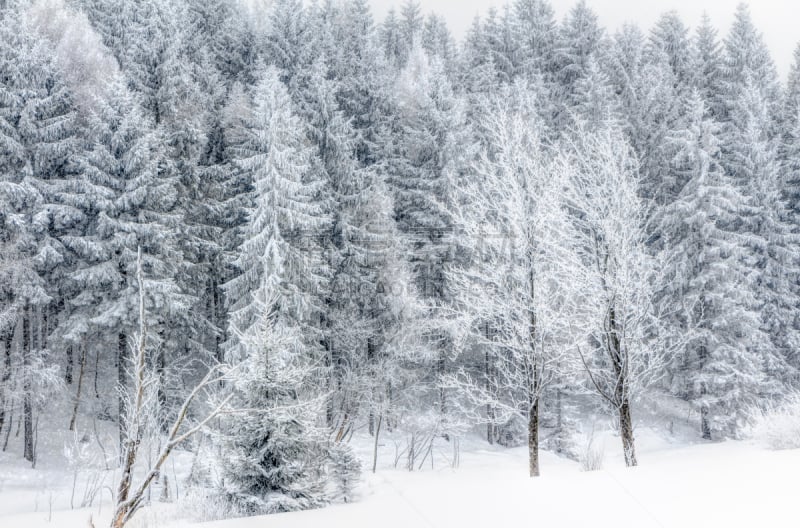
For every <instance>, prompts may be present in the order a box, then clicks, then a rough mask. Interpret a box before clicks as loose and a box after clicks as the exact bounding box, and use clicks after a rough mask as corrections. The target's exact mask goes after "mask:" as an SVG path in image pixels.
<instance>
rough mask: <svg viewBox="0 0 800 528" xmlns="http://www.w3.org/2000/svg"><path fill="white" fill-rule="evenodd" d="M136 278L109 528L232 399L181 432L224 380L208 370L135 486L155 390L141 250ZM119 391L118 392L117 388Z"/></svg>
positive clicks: (127, 516) (115, 527)
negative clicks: (134, 327)
mask: <svg viewBox="0 0 800 528" xmlns="http://www.w3.org/2000/svg"><path fill="white" fill-rule="evenodd" d="M136 278H137V282H138V285H139V332H138V335H137V336H136V337H135V338H134V341H133V344H134V347H133V348H134V354H133V355H132V358H131V364H132V372H131V373H132V375H133V380H132V382H133V385H132V393H131V394H132V399H133V401H132V402H131V404H130V405H127V406H126V411H127V412H126V414H125V416H123V417H121V419H123V420H124V423H125V426H126V427H125V429H126V431H127V432H128V434H127V435H126V438H125V442H124V444H123V453H122V472H121V476H120V479H119V485H118V486H117V494H116V497H115V507H114V516H113V517H112V521H111V527H112V528H122V527H123V526H125V525H126V524H127V523H128V521H130V520H131V518H132V517H133V515H134V514H135V513H136V512H137V511H138V509H139V508H141V506H142V504H143V503H144V501H145V499H146V497H147V490H148V488H149V487H150V485H151V484H152V483H153V482H154V481H155V480H156V479H157V478H158V476H159V475H160V472H161V468H162V467H163V466H164V463H165V462H166V461H167V459H168V458H169V456H170V454H172V452H173V450H174V449H175V448H176V447H177V446H179V445H180V444H181V443H183V442H185V441H186V440H188V439H189V438H190V437H191V436H192V435H194V434H195V433H197V432H199V431H200V430H202V429H203V427H205V426H206V425H207V424H208V423H209V422H210V421H211V420H213V419H214V418H216V417H218V416H219V415H220V414H222V413H223V412H225V411H226V409H227V404H228V402H229V401H230V399H231V398H232V396H230V395H229V396H227V397H225V398H223V399H222V400H221V401H220V402H219V403H217V404H216V405H214V406H213V407H212V408H211V409H210V410H208V411H207V412H205V413H204V415H203V417H202V418H201V419H200V420H199V421H198V422H196V423H195V425H193V426H191V427H188V428H185V427H184V425H185V424H186V422H187V419H188V415H189V408H190V407H191V405H192V403H194V402H195V401H196V400H197V399H198V396H200V395H202V394H205V393H206V389H208V388H211V387H212V386H216V385H217V384H218V383H219V382H221V381H223V380H225V379H227V378H228V377H229V374H230V369H228V368H227V365H224V364H217V365H214V366H212V367H211V368H210V369H209V370H208V373H207V374H206V375H205V377H203V379H202V380H200V382H199V383H197V385H195V387H194V389H192V391H191V392H190V393H189V394H188V396H187V397H186V398H185V399H184V401H183V404H182V405H181V407H180V410H179V411H178V413H177V416H176V417H175V419H174V421H173V422H172V424H171V425H170V427H169V429H168V431H169V432H168V434H167V438H166V441H164V442H163V443H162V445H161V447H160V449H159V452H158V454H157V456H156V457H155V462H154V463H153V464H152V466H151V467H150V468H148V470H147V471H146V473H145V475H144V477H143V478H142V479H141V481H139V482H138V483H134V475H133V473H134V468H135V466H136V462H137V460H138V457H139V450H140V448H141V447H142V440H143V438H144V437H145V432H146V430H147V426H148V420H147V417H148V416H154V415H155V414H154V413H151V412H149V411H150V410H152V407H153V406H154V405H156V401H157V396H155V395H154V390H153V389H155V388H156V387H157V381H158V379H157V377H156V376H154V375H153V374H152V373H150V372H148V369H147V361H146V359H147V322H146V318H145V287H144V278H143V273H142V250H141V247H140V248H139V250H138V257H137V265H136ZM120 390H122V388H120Z"/></svg>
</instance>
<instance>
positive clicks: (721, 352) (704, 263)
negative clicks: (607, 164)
mask: <svg viewBox="0 0 800 528" xmlns="http://www.w3.org/2000/svg"><path fill="white" fill-rule="evenodd" d="M689 105H690V106H689V108H688V109H687V110H688V111H687V116H688V118H689V119H688V121H687V125H686V128H684V129H683V130H681V131H677V132H676V133H675V134H674V135H673V136H672V139H671V141H672V144H673V146H674V147H675V152H676V155H675V157H674V159H673V162H672V163H673V165H674V166H675V167H676V169H677V170H680V171H682V172H684V173H685V174H686V176H687V177H688V178H689V182H688V183H687V184H686V186H685V187H684V188H683V190H682V191H681V193H680V195H679V196H678V198H677V199H676V200H675V201H674V202H672V203H671V204H669V205H668V206H667V207H666V208H665V209H664V212H663V216H662V217H661V222H662V223H663V224H664V226H665V227H664V228H663V231H664V232H665V233H667V234H668V235H667V239H666V240H665V247H666V249H667V251H668V255H669V256H668V258H667V263H668V267H667V270H666V273H665V275H664V283H665V284H664V285H665V289H664V290H663V291H662V293H661V296H662V298H661V302H663V303H666V305H667V306H668V308H666V309H664V310H663V311H664V312H665V313H666V314H667V315H668V316H669V319H668V321H669V322H670V323H671V325H672V326H673V329H674V332H675V334H676V335H679V336H689V338H688V339H687V342H686V345H685V347H684V348H683V349H682V351H681V352H680V353H679V354H677V355H676V356H675V357H674V358H673V359H672V362H671V368H670V373H671V379H672V391H673V392H674V393H675V394H676V395H678V396H681V397H683V398H686V399H688V400H689V401H690V402H692V403H693V405H694V406H695V407H696V408H697V409H698V410H699V412H700V418H701V424H700V427H701V432H702V435H703V437H704V438H712V437H717V436H723V437H725V436H731V435H733V436H736V435H738V434H740V432H741V430H742V429H741V428H742V427H743V425H744V424H745V420H746V413H747V409H748V407H749V405H750V404H751V403H752V402H753V399H754V398H756V397H757V395H758V394H760V393H762V392H763V389H764V382H765V377H764V374H765V370H764V367H765V363H766V358H765V356H764V354H763V352H764V350H763V345H764V343H766V342H768V341H769V338H768V337H767V336H766V335H764V332H763V331H762V325H761V316H760V313H759V312H760V308H759V306H760V305H759V302H758V300H757V298H756V296H755V295H754V289H753V287H754V284H755V282H756V281H757V280H758V278H757V273H756V272H754V270H753V260H752V256H751V251H750V248H749V247H748V243H749V240H748V238H749V237H748V236H747V235H746V234H744V233H742V232H741V225H742V219H743V218H746V217H747V216H748V215H749V214H750V213H751V211H752V209H753V208H752V205H751V203H750V200H749V199H748V198H747V197H746V196H745V195H743V194H742V193H741V192H740V191H739V190H738V187H737V186H736V185H734V184H733V182H732V181H731V179H730V177H729V176H728V175H727V174H726V173H725V171H724V169H723V168H722V166H721V165H720V163H719V155H720V140H719V135H720V129H719V126H718V125H716V124H715V123H714V121H712V120H711V119H710V118H709V115H708V111H707V109H706V106H705V103H704V102H703V100H702V97H701V96H700V94H699V92H698V91H695V92H694V94H693V96H692V98H691V99H690V102H689Z"/></svg>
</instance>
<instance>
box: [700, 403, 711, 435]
mask: <svg viewBox="0 0 800 528" xmlns="http://www.w3.org/2000/svg"><path fill="white" fill-rule="evenodd" d="M709 412H710V411H709V409H708V405H703V406H702V407H701V408H700V431H701V432H702V433H703V440H711V423H710V422H709V420H708V415H709Z"/></svg>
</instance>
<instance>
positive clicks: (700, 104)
mask: <svg viewBox="0 0 800 528" xmlns="http://www.w3.org/2000/svg"><path fill="white" fill-rule="evenodd" d="M732 9H734V7H732ZM735 9H736V15H735V22H734V24H733V26H732V27H730V28H725V31H722V30H720V29H719V28H716V27H715V26H714V25H713V24H712V23H711V21H710V20H709V19H708V18H706V19H704V20H703V22H702V23H701V24H700V25H699V26H697V27H690V26H688V25H687V24H686V23H685V22H684V21H682V20H681V18H680V17H679V16H678V14H677V13H675V12H668V13H665V14H664V15H663V16H662V17H661V18H660V19H659V20H658V22H657V23H656V24H655V26H654V27H652V28H640V27H636V26H634V25H626V26H624V27H622V28H621V29H619V30H616V31H609V30H606V29H604V28H603V27H601V25H600V24H599V22H598V18H597V15H596V14H595V13H594V12H593V11H592V9H591V7H590V6H589V5H588V4H587V3H586V2H585V1H583V0H580V1H578V2H577V3H576V4H575V6H574V7H573V8H572V9H571V10H570V11H569V13H568V15H567V16H566V17H564V18H563V19H558V18H557V17H556V16H555V13H554V10H553V8H552V7H551V6H550V5H549V4H548V3H547V0H513V1H512V2H511V3H509V4H508V5H507V6H506V7H504V8H501V9H496V10H495V9H490V10H488V12H486V13H484V14H483V15H482V16H480V17H479V18H477V19H476V20H475V22H474V24H473V25H472V26H471V27H470V29H469V30H468V31H467V33H466V35H465V36H464V38H459V39H456V38H454V37H453V35H452V34H451V33H450V31H449V30H448V26H447V21H446V20H444V19H443V18H441V17H439V16H436V15H423V8H422V7H421V6H420V4H419V3H417V2H414V1H411V0H409V1H407V2H405V3H403V4H402V5H399V6H398V9H397V10H396V11H391V12H390V14H389V15H388V17H386V18H385V19H383V20H378V19H376V18H375V17H374V16H373V14H372V13H371V12H370V7H369V3H368V2H367V0H319V1H311V2H308V1H307V2H303V1H302V0H273V1H271V2H263V3H261V2H250V3H238V2H236V1H235V0H230V1H224V0H223V1H220V0H32V1H26V0H4V1H0V341H1V342H2V343H0V354H2V356H0V448H2V451H3V453H2V458H0V475H2V474H3V471H2V468H3V465H4V464H16V465H15V466H13V467H20V468H21V467H25V468H26V471H28V468H31V467H32V468H34V469H33V471H37V469H36V468H37V464H40V459H42V457H44V458H45V459H46V458H47V457H50V456H51V455H52V456H54V454H59V453H60V452H62V451H63V452H64V453H61V454H60V455H59V456H61V457H62V460H67V461H69V463H70V464H71V466H70V467H73V466H74V467H75V468H76V469H74V470H72V469H70V470H69V471H74V479H73V480H72V497H71V498H70V504H69V507H70V508H74V507H78V505H79V504H80V507H84V508H86V507H88V508H91V507H92V506H96V505H97V504H99V503H102V502H103V501H106V502H107V504H106V506H105V508H106V510H108V511H106V512H105V513H104V514H101V515H99V516H98V515H95V518H101V517H102V522H101V521H97V523H98V524H97V526H101V525H103V526H106V525H108V524H107V523H108V522H111V524H112V526H113V527H115V528H121V527H122V526H125V525H127V524H128V521H132V520H135V519H136V518H137V516H138V515H139V514H138V512H140V511H142V510H147V509H148V508H150V507H151V506H150V505H151V504H153V503H155V502H157V501H158V500H162V499H163V500H164V501H165V502H169V501H170V500H171V499H174V497H171V493H172V494H174V492H171V491H170V490H172V489H173V487H176V486H177V487H176V488H175V489H178V490H180V491H181V493H183V494H184V495H186V494H188V495H191V496H193V497H195V500H198V501H199V502H200V503H204V504H205V505H206V506H208V505H210V504H213V507H211V506H208V512H207V513H208V515H207V517H206V518H207V519H212V518H222V517H236V516H248V515H262V514H272V513H280V512H290V511H296V510H307V509H315V508H319V507H323V506H327V505H330V504H333V503H350V502H353V501H358V497H359V493H358V492H356V489H357V487H358V485H359V484H358V483H359V479H360V478H362V475H364V474H369V473H372V472H376V471H378V472H380V471H381V468H385V467H390V466H391V467H394V468H403V469H405V470H408V471H419V470H423V469H425V468H430V467H435V466H437V465H439V466H446V467H452V468H456V467H458V465H459V460H461V459H462V458H464V457H466V456H467V454H466V452H464V453H462V451H464V450H463V449H462V448H461V446H462V445H469V446H472V448H474V449H498V450H500V449H513V448H520V447H521V448H523V449H524V453H525V456H524V457H517V458H516V459H515V460H519V471H520V473H522V474H525V475H530V476H531V477H538V476H539V475H540V474H541V475H546V474H547V472H548V466H547V461H548V460H554V458H552V457H553V456H557V457H559V459H565V460H575V461H578V462H579V463H580V464H581V465H582V466H583V467H584V469H587V470H591V469H599V467H596V466H599V465H600V461H599V460H598V459H599V458H601V457H602V453H598V452H597V451H596V450H593V449H592V447H591V445H592V440H591V438H592V435H593V434H594V428H595V426H596V427H597V428H598V429H602V430H604V431H608V432H609V434H610V435H611V437H613V438H614V443H613V445H614V448H613V449H614V450H615V451H616V452H618V454H619V456H620V457H621V460H622V461H624V464H625V465H626V466H637V465H638V464H641V465H642V466H646V464H647V462H646V460H645V459H644V458H643V457H642V456H640V455H641V453H640V452H639V451H637V446H638V444H637V438H638V437H639V435H638V434H637V432H638V431H639V429H638V426H639V424H640V423H641V420H642V417H643V416H645V415H646V416H648V417H649V418H648V419H650V421H651V423H656V424H657V427H656V429H659V430H660V431H661V433H663V434H664V435H669V434H674V432H675V431H676V430H678V429H680V430H681V431H683V432H682V434H683V436H684V438H686V439H688V441H689V442H690V443H692V442H697V443H707V444H709V445H708V446H707V447H706V448H707V449H709V450H712V451H713V450H714V449H715V448H716V447H718V446H717V444H715V443H714V442H721V441H725V440H732V441H739V440H742V439H745V438H749V437H750V436H752V434H754V433H753V431H754V430H761V431H762V434H765V435H767V436H769V437H770V438H771V439H772V440H771V443H772V444H773V445H774V446H777V447H792V448H796V447H800V403H798V402H800V399H799V398H798V391H800V238H798V237H800V201H799V200H800V48H798V51H797V53H796V54H795V59H796V60H795V63H794V64H793V65H792V67H791V70H790V73H789V76H788V81H787V80H786V79H783V78H782V77H781V76H779V75H778V73H777V69H776V66H775V64H774V63H773V61H772V59H771V57H770V52H769V50H768V48H767V46H766V45H765V43H764V40H763V37H762V34H761V33H760V32H759V30H758V28H757V27H755V25H754V23H753V21H752V18H751V16H750V13H749V10H748V7H747V6H746V5H745V4H742V5H740V6H739V7H738V8H735ZM787 16H788V14H787ZM765 413H767V414H768V415H769V416H772V417H773V418H772V420H773V421H772V422H769V423H765V422H768V421H769V420H766V419H765ZM653 417H655V418H653ZM653 420H655V421H654V422H653ZM776 422H778V423H777V425H776ZM764 430H766V431H767V432H766V433H764ZM73 438H74V440H73ZM587 438H588V439H589V440H588V444H587ZM63 439H67V442H66V444H68V445H66V447H65V441H63ZM387 445H388V446H389V447H387ZM609 445H612V444H609ZM720 445H721V444H720ZM476 446H477V447H476ZM720 449H722V448H721V447H720ZM540 453H547V456H542V457H541V460H540ZM548 457H551V458H548ZM175 458H178V459H181V460H183V467H185V468H186V471H185V472H184V473H185V474H183V475H181V476H180V478H179V479H178V480H179V482H172V480H176V477H175V474H176V473H175V471H174V470H173V469H170V470H169V471H168V470H167V468H168V467H173V468H174V464H175V462H174V459H175ZM23 461H24V462H23ZM51 462H52V461H51ZM64 463H65V464H66V463H67V462H64ZM88 467H97V468H100V469H98V470H97V472H95V473H91V474H90V473H85V472H84V473H82V471H88V470H86V468H88ZM81 468H82V469H81ZM103 468H104V469H103ZM103 471H105V472H106V473H109V472H110V473H109V474H110V475H111V476H110V477H108V478H106V477H105V476H104V477H102V478H103V480H102V481H100V480H99V479H100V477H99V475H100V474H101V473H102V472H103ZM25 474H26V475H28V473H25ZM31 474H33V473H31ZM72 474H73V473H70V475H72ZM70 478H72V477H70ZM92 479H94V481H92ZM0 482H5V483H6V485H11V486H13V485H14V483H15V475H14V471H12V472H11V473H8V472H6V473H5V477H4V478H3V479H0ZM84 482H85V484H84ZM76 483H79V484H76ZM76 486H77V487H78V488H80V489H83V488H85V489H84V490H83V491H80V490H79V491H78V492H76ZM104 490H105V491H104ZM2 493H3V491H2V486H0V494H2ZM81 493H83V498H82V500H79V499H80V497H78V496H77V495H80V494H81ZM198 498H199V499H198ZM50 500H51V509H52V500H53V499H52V496H51V499H50ZM39 507H40V508H41V506H39ZM212 509H213V510H214V511H213V512H212V511H211V510H212ZM0 513H1V512H0ZM103 515H105V516H106V517H107V519H106V517H103ZM320 519H324V516H323V517H320ZM82 522H83V523H84V524H81V526H84V525H85V518H84V519H83V520H82ZM91 522H92V521H90V523H91ZM0 524H3V523H2V521H1V519H0ZM76 526H77V525H76ZM639 526H641V525H639Z"/></svg>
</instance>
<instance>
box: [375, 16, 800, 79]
mask: <svg viewBox="0 0 800 528" xmlns="http://www.w3.org/2000/svg"><path fill="white" fill-rule="evenodd" d="M370 2H372V5H373V8H374V10H375V14H376V16H377V17H378V19H382V18H383V16H384V15H385V13H386V12H387V11H388V10H389V8H390V7H392V6H397V7H399V6H400V5H402V3H403V0H370ZM420 3H421V4H422V9H423V11H425V12H431V11H433V12H437V13H439V14H441V15H444V16H445V17H446V18H447V22H448V25H449V26H450V29H451V31H452V32H453V34H454V35H455V36H456V38H458V39H460V38H461V36H462V35H463V33H464V31H465V30H466V29H467V27H469V25H470V23H471V22H472V20H473V19H474V18H475V15H476V14H478V13H483V12H485V11H486V9H487V8H489V7H490V6H493V5H494V6H498V7H499V6H502V5H504V4H505V3H506V2H505V0H420ZM550 3H551V5H553V7H554V8H555V10H556V15H557V16H558V18H559V20H560V19H561V18H562V17H563V16H564V15H565V14H566V13H567V12H568V11H569V9H570V8H571V7H572V6H573V5H574V4H575V0H550ZM588 3H589V5H590V6H591V7H592V9H594V11H595V12H596V13H597V14H598V16H599V17H600V21H601V23H602V24H603V25H604V26H605V27H606V28H609V29H610V30H611V31H614V30H615V29H616V28H618V27H619V26H621V25H622V24H623V23H625V22H634V23H636V24H637V25H638V26H640V27H641V28H643V29H644V28H649V27H650V26H651V25H652V24H653V23H654V22H655V21H656V19H657V18H658V16H659V15H660V14H661V13H663V12H664V11H669V10H670V9H676V10H677V11H678V12H679V13H680V14H681V16H682V17H683V20H684V22H685V23H686V24H687V25H689V26H692V27H694V26H696V25H697V24H698V23H699V21H700V17H701V16H702V14H703V12H704V11H705V12H707V13H708V15H709V16H710V17H711V19H712V21H713V22H714V24H715V25H716V26H717V28H718V29H719V30H720V37H723V36H724V35H725V34H726V33H727V31H728V28H729V27H730V25H731V22H732V21H733V13H734V11H735V9H736V5H737V4H738V3H739V0H588ZM750 11H751V13H752V14H753V20H754V21H755V23H756V25H757V26H758V27H759V29H760V30H761V31H762V32H763V33H764V38H765V40H766V42H767V44H768V45H769V46H770V49H771V50H772V56H773V58H774V60H775V63H776V65H777V67H778V70H779V71H780V72H781V74H783V75H784V76H785V75H786V74H787V72H788V70H789V65H790V64H791V61H792V53H793V51H794V48H795V46H796V45H797V43H798V41H800V2H798V0H756V1H753V2H750Z"/></svg>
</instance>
